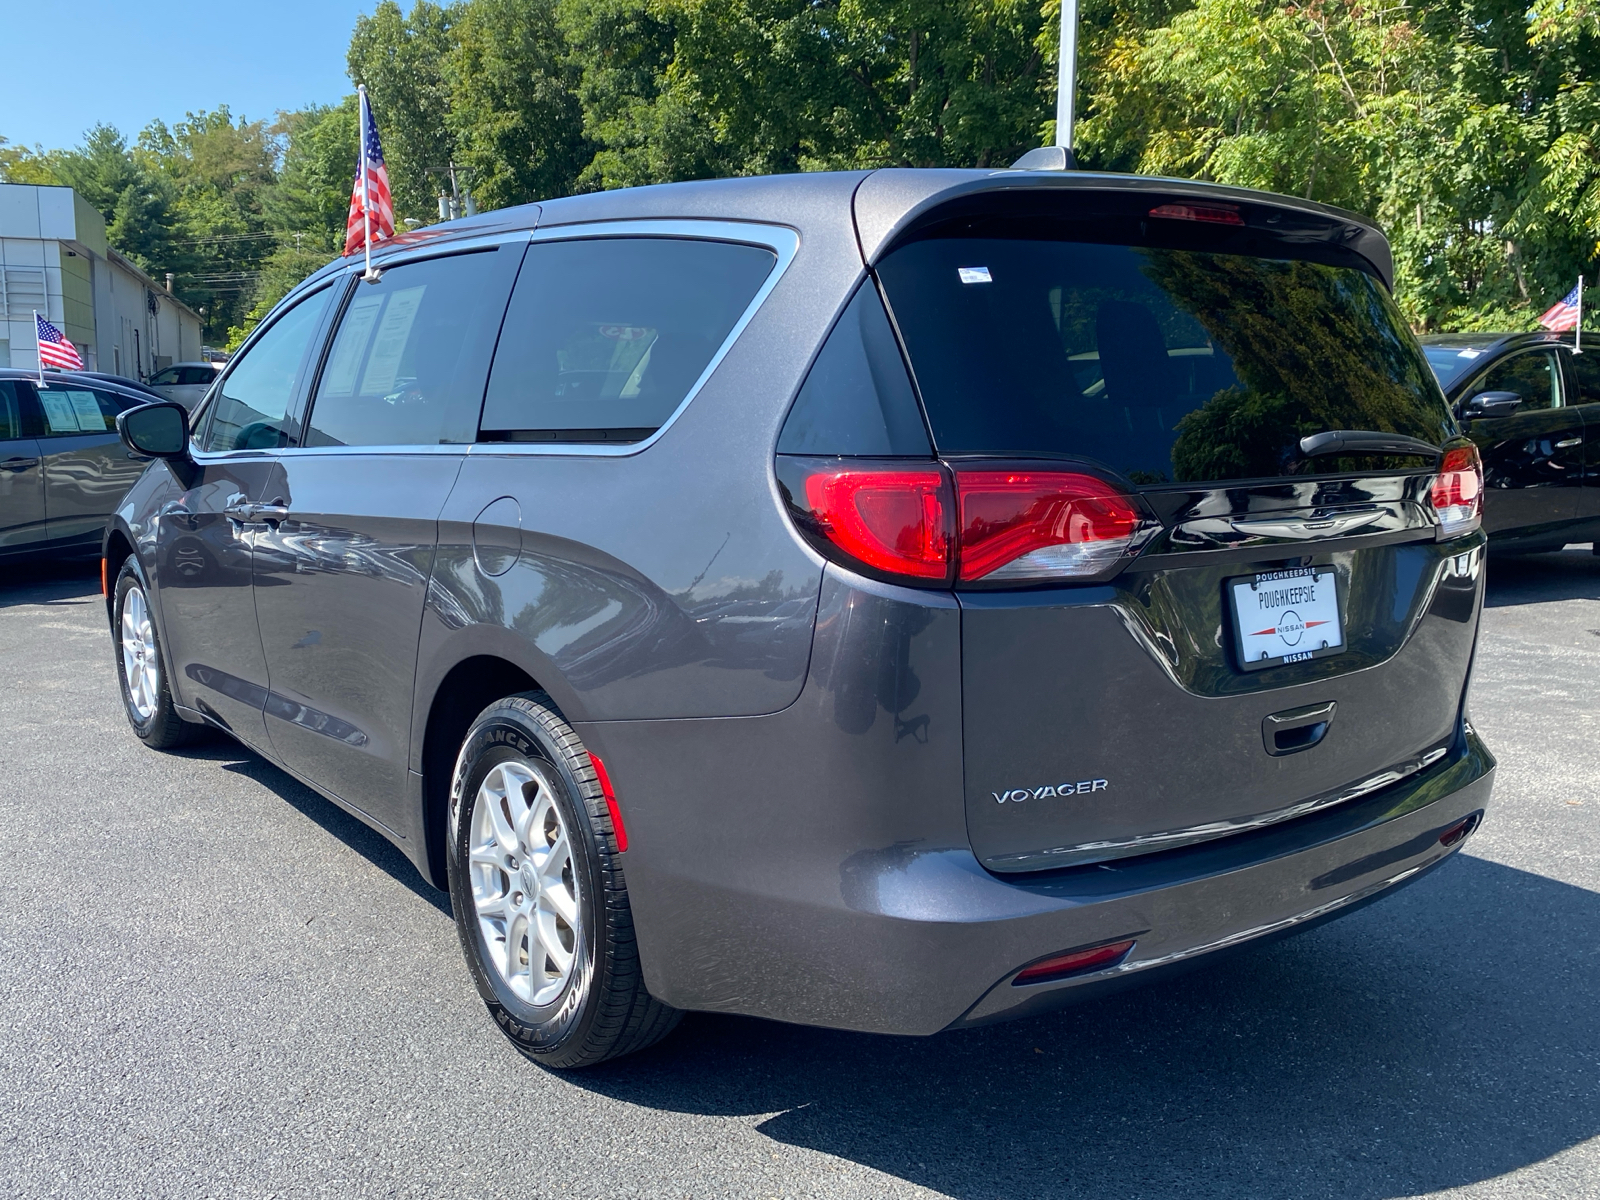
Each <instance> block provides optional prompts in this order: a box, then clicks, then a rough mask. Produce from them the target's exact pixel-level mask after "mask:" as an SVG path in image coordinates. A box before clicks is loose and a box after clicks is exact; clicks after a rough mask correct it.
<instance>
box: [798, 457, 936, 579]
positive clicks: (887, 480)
mask: <svg viewBox="0 0 1600 1200" xmlns="http://www.w3.org/2000/svg"><path fill="white" fill-rule="evenodd" d="M806 502H807V504H809V505H810V507H811V516H812V519H813V520H815V522H816V524H817V527H818V529H819V530H820V531H821V533H822V534H823V536H824V537H826V538H827V539H828V540H829V541H830V542H832V543H833V544H834V545H836V546H838V547H839V548H840V549H841V550H843V551H844V552H845V553H846V554H849V555H850V556H851V557H853V558H856V559H859V560H860V561H861V562H864V563H866V564H867V565H868V566H869V567H873V568H875V569H876V570H879V571H884V572H887V573H888V574H891V575H908V576H911V577H912V578H915V579H938V580H944V579H946V578H948V576H949V574H950V551H951V546H950V525H951V519H950V518H951V513H952V508H953V506H952V504H951V498H950V484H949V482H948V480H947V479H946V477H945V473H944V471H943V470H941V469H940V468H938V467H935V466H927V467H897V468H879V467H870V468H868V467H863V468H856V467H849V466H841V467H837V468H833V469H830V470H826V471H820V472H817V473H816V474H813V475H810V476H808V477H807V478H806Z"/></svg>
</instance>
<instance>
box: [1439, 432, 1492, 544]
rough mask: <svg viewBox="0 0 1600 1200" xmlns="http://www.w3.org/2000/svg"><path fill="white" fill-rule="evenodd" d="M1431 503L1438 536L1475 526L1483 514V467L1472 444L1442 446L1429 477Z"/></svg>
mask: <svg viewBox="0 0 1600 1200" xmlns="http://www.w3.org/2000/svg"><path fill="white" fill-rule="evenodd" d="M1433 507H1434V511H1435V512H1436V513H1438V515H1439V536H1440V537H1444V538H1450V537H1455V536H1456V535H1457V534H1462V533H1470V532H1472V530H1474V529H1476V528H1477V527H1478V524H1479V522H1480V520H1481V519H1482V516H1483V467H1482V465H1481V464H1480V463H1479V461H1478V448H1477V447H1476V446H1457V447H1456V448H1455V449H1453V450H1446V451H1445V453H1444V461H1442V462H1441V463H1440V464H1439V474H1438V476H1437V477H1436V478H1435V479H1434V481H1433Z"/></svg>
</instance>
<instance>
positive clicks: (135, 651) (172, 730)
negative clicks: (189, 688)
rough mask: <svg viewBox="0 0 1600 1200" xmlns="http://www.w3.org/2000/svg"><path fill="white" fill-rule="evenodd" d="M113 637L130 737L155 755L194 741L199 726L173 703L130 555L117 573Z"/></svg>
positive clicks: (146, 597)
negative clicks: (155, 751)
mask: <svg viewBox="0 0 1600 1200" xmlns="http://www.w3.org/2000/svg"><path fill="white" fill-rule="evenodd" d="M112 632H113V633H114V634H115V635H116V639H117V679H118V681H119V682H120V683H121V685H122V707H123V709H124V710H125V711H126V712H127V714H128V724H130V725H132V726H133V732H134V733H135V734H137V735H138V738H139V740H140V741H141V742H143V743H144V744H145V745H146V746H149V747H150V748H151V749H153V750H172V749H175V748H176V747H178V746H182V745H184V744H185V743H187V742H189V741H191V740H193V739H194V737H195V735H196V734H197V733H198V732H201V731H202V728H203V727H201V726H198V725H191V724H189V723H188V722H187V721H185V720H184V719H183V718H182V717H180V716H179V715H178V710H177V708H176V707H175V706H174V704H173V701H172V689H171V688H170V687H169V686H168V685H167V673H166V671H165V670H163V667H162V663H163V659H162V657H161V635H160V634H158V633H157V632H156V623H155V617H154V615H153V614H152V613H151V611H150V593H149V590H148V589H147V588H146V587H145V582H144V578H143V576H142V575H140V573H139V568H138V564H137V563H135V562H134V559H133V556H132V555H131V554H130V555H129V556H128V557H127V558H126V559H125V560H124V561H123V564H122V569H121V570H120V571H118V572H117V590H116V593H115V604H114V605H113V607H112Z"/></svg>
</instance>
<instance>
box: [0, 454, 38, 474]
mask: <svg viewBox="0 0 1600 1200" xmlns="http://www.w3.org/2000/svg"><path fill="white" fill-rule="evenodd" d="M38 465H39V460H38V459H37V458H21V457H18V458H8V459H6V460H5V461H4V462H0V471H26V470H27V469H28V468H29V467H37V466H38Z"/></svg>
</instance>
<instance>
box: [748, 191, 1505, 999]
mask: <svg viewBox="0 0 1600 1200" xmlns="http://www.w3.org/2000/svg"><path fill="white" fill-rule="evenodd" d="M1027 182H1028V183H1029V184H1030V185H1033V184H1037V183H1038V179H1037V177H1036V176H1035V177H1030V178H1029V179H1028V180H1027ZM871 187H872V183H871V182H870V181H869V183H868V184H867V185H864V186H863V188H862V193H861V195H858V200H857V207H858V224H859V225H860V226H861V227H862V229H863V235H862V236H863V242H864V243H870V242H871V241H872V238H873V236H874V234H873V233H872V231H871V229H870V228H869V226H870V224H871V221H870V216H868V217H867V218H863V217H862V216H861V211H862V209H863V208H864V207H868V206H870V203H871V199H872V197H871V196H870V195H868V193H869V191H870V189H871ZM864 248H865V249H866V252H867V256H868V259H869V263H868V265H869V272H868V275H867V277H866V278H865V280H864V281H863V282H862V283H861V285H860V287H859V288H858V289H857V291H856V292H855V293H854V295H853V296H852V298H851V299H850V301H849V303H848V305H847V306H846V307H845V308H844V310H843V312H842V314H841V317H840V319H839V321H838V323H837V324H836V326H835V328H834V330H833V332H832V334H831V335H830V336H829V338H828V340H827V342H826V343H825V344H824V346H823V347H822V349H821V350H820V352H819V354H818V356H817V358H816V360H815V361H814V363H813V366H812V368H811V370H810V373H809V375H808V377H807V380H806V383H805V384H804V386H803V387H802V388H801V390H800V393H799V395H798V397H797V399H796V401H795V404H794V406H793V408H792V410H791V412H790V414H789V417H788V419H787V423H786V424H785V426H784V430H783V433H782V435H781V437H780V440H779V443H778V447H777V455H776V459H775V472H776V476H777V480H778V485H779V489H780V495H781V496H782V499H783V502H784V504H785V505H786V507H787V508H788V510H789V513H790V515H791V518H792V520H793V521H794V524H795V527H796V529H797V530H798V531H799V532H800V533H801V534H802V536H803V537H805V538H806V539H807V541H808V542H809V543H810V544H811V545H812V546H813V547H814V548H815V549H816V550H817V551H818V552H819V553H820V554H821V555H822V556H823V557H825V558H826V559H828V560H829V561H830V563H831V564H832V565H830V566H829V568H828V573H827V578H826V580H825V584H824V597H823V609H824V617H819V627H818V646H819V648H821V647H825V646H826V644H827V640H828V638H829V636H830V633H829V630H828V628H827V621H826V620H825V615H826V613H827V611H828V609H829V603H830V594H832V595H833V604H834V606H835V608H836V609H838V608H843V609H851V608H852V607H854V608H856V609H872V610H875V613H874V615H873V619H875V620H877V621H878V622H880V623H881V625H882V627H883V629H884V630H885V637H884V639H883V640H882V642H881V646H882V648H883V649H884V650H885V652H886V653H889V652H890V651H892V647H893V645H894V642H893V639H892V638H891V637H889V636H888V633H889V632H890V631H892V630H893V629H895V628H902V629H911V630H913V631H915V629H916V628H917V627H918V625H919V624H920V625H921V626H922V627H924V628H926V627H928V626H930V625H935V624H937V623H938V622H939V621H940V620H942V619H946V618H947V616H948V614H949V612H950V606H952V605H953V607H954V610H955V611H956V612H957V613H958V614H959V633H958V636H957V637H956V639H954V641H955V644H953V645H952V647H951V649H952V650H953V652H954V653H955V654H956V655H958V657H959V669H958V670H959V684H958V692H959V711H960V730H959V741H960V756H959V761H960V773H961V781H960V788H961V793H962V797H963V801H964V815H965V830H966V836H967V841H968V843H969V846H970V855H971V857H972V858H974V859H975V860H976V868H977V869H975V870H969V869H966V868H963V867H960V866H959V865H958V863H959V859H960V858H961V855H960V854H959V853H957V854H956V855H955V857H954V858H951V857H950V856H949V854H948V853H947V852H943V851H941V852H940V853H941V854H943V856H944V857H943V859H942V863H943V866H942V868H941V869H940V870H936V869H935V868H934V867H933V866H932V864H931V862H930V863H924V864H923V870H922V874H923V876H924V877H925V879H924V882H925V883H926V892H925V893H924V894H922V895H921V898H920V899H919V900H918V901H916V902H913V903H910V904H909V905H908V906H904V907H903V908H902V910H901V911H899V912H897V914H896V915H897V916H899V917H901V919H905V918H910V919H912V920H918V919H925V920H932V921H934V922H935V923H936V924H938V925H939V926H941V928H944V927H946V926H948V925H950V924H951V923H954V924H955V925H958V926H960V925H966V926H967V928H966V929H965V930H959V931H954V932H952V931H950V930H948V929H944V931H945V932H947V933H951V938H952V940H950V941H949V942H947V943H946V944H947V947H948V949H947V950H946V951H944V952H941V953H930V954H929V956H928V957H927V958H926V959H924V960H921V961H922V962H923V963H924V969H925V970H926V971H927V975H926V977H924V978H920V979H919V978H917V977H916V973H915V971H914V970H910V971H908V972H907V975H906V977H905V979H904V982H905V984H906V986H908V987H921V988H924V989H925V990H926V991H928V992H930V993H932V992H938V993H940V994H941V995H943V996H945V997H946V1003H947V1005H953V1006H957V1007H959V1009H960V1012H958V1013H956V1014H955V1016H956V1017H957V1019H959V1020H964V1021H977V1020H984V1019H990V1018H993V1017H996V1016H1001V1015H1015V1014H1017V1013H1018V1012H1022V1011H1030V1010H1032V1009H1033V1008H1036V1007H1041V1006H1044V1005H1047V1004H1050V1003H1055V1002H1058V1001H1060V1000H1061V999H1063V998H1065V996H1066V994H1067V993H1068V992H1071V991H1080V992H1081V991H1083V990H1084V988H1085V986H1086V985H1092V984H1096V983H1105V982H1108V981H1110V980H1113V979H1120V978H1125V977H1128V976H1130V975H1132V974H1134V973H1137V972H1141V971H1146V970H1148V969H1149V968H1151V967H1157V966H1165V965H1175V964H1177V963H1179V962H1187V961H1189V960H1192V959H1194V958H1196V957H1197V956H1199V955H1201V954H1203V953H1206V952H1208V951H1211V950H1215V949H1220V948H1222V947H1224V946H1230V945H1235V944H1239V943H1241V942H1244V941H1249V940H1252V939H1255V938H1258V937H1263V936H1266V935H1268V934H1271V933H1277V932H1283V931H1287V930H1290V929H1294V928H1299V927H1303V926H1305V925H1307V924H1310V923H1312V922H1314V921H1316V920H1319V919H1323V918H1326V917H1329V916H1332V915H1335V914H1336V913H1338V912H1342V911H1348V910H1349V909H1350V908H1352V907H1354V906H1355V905H1356V904H1359V903H1361V902H1364V901H1366V900H1368V899H1372V898H1375V897H1376V896H1378V895H1381V894H1383V893H1384V892H1385V891H1387V890H1388V889H1389V888H1391V887H1393V886H1395V885H1397V884H1399V883H1401V882H1404V881H1407V880H1409V879H1412V878H1415V877H1416V876H1417V875H1419V874H1421V873H1422V872H1423V871H1424V870H1426V869H1427V868H1428V867H1430V866H1432V865H1435V864H1436V863H1437V862H1439V861H1441V860H1442V859H1443V858H1444V857H1445V856H1446V855H1448V854H1449V853H1450V852H1451V851H1452V850H1453V849H1454V848H1455V847H1457V846H1458V845H1460V843H1461V841H1462V840H1463V839H1464V838H1465V837H1466V835H1467V834H1468V833H1470V832H1471V830H1472V829H1473V828H1475V827H1476V825H1477V823H1478V821H1479V819H1480V818H1481V815H1482V811H1483V808H1484V806H1485V804H1486V802H1487V798H1488V793H1489V786H1490V779H1491V775H1492V769H1493V760H1492V758H1491V757H1490V756H1489V755H1488V753H1487V751H1486V750H1485V749H1484V748H1483V747H1482V745H1481V743H1479V742H1478V740H1477V739H1476V737H1475V735H1474V734H1473V733H1472V731H1471V728H1470V725H1469V724H1468V722H1467V720H1466V716H1465V708H1464V704H1465V694H1466V688H1467V681H1468V676H1469V672H1470V668H1471V664H1472V658H1473V652H1474V647H1475V641H1476V634H1477V627H1478V617H1479V609H1480V604H1481V583H1482V561H1483V557H1482V556H1483V536H1482V534H1481V532H1480V531H1479V512H1480V506H1481V495H1480V492H1481V473H1480V468H1479V465H1478V462H1477V457H1476V452H1475V451H1474V450H1473V448H1472V446H1471V444H1470V442H1468V441H1467V440H1466V439H1465V438H1463V437H1462V436H1461V433H1460V431H1459V430H1458V428H1457V427H1456V425H1455V422H1454V420H1453V418H1452V416H1451V414H1450V411H1449V409H1448V407H1447V406H1446V404H1445V401H1444V398H1443V396H1442V394H1441V393H1440V391H1439V388H1438V386H1437V384H1436V383H1435V381H1434V378H1433V376H1432V374H1431V372H1430V371H1429V370H1428V368H1427V366H1426V364H1425V362H1424V360H1423V358H1422V355H1421V353H1420V351H1419V349H1418V347H1417V345H1416V342H1415V340H1414V338H1413V337H1412V336H1411V334H1410V333H1409V332H1408V330H1407V329H1406V326H1405V324H1404V321H1403V318H1402V317H1401V315H1400V313H1399V311H1398V310H1397V308H1396V306H1395V304H1394V302H1393V300H1392V298H1391V297H1390V294H1389V280H1388V278H1387V275H1388V271H1389V261H1388V257H1387V247H1386V246H1385V245H1384V244H1383V242H1382V239H1381V237H1380V236H1379V235H1377V234H1376V232H1375V231H1374V230H1372V229H1371V228H1370V227H1369V226H1367V225H1366V224H1365V223H1364V222H1360V221H1359V220H1357V219H1355V218H1352V217H1349V216H1348V215H1347V214H1341V213H1338V212H1336V211H1334V210H1327V209H1322V208H1319V207H1317V206H1312V205H1303V204H1296V203H1295V202H1292V201H1284V200H1280V199H1278V198H1275V197H1269V196H1263V195H1260V194H1254V193H1244V192H1236V191H1230V190H1226V189H1215V188H1206V187H1203V186H1196V185H1185V184H1178V183H1172V184H1164V183H1163V182H1162V181H1123V182H1118V181H1112V180H1105V181H1103V183H1102V184H1101V185H1099V186H1097V185H1096V183H1095V182H1094V181H1093V180H1091V179H1076V180H1073V181H1072V183H1071V184H1070V185H1063V186H1007V185H1006V184H1004V183H1003V182H1002V183H993V182H991V183H987V184H985V185H981V186H975V187H969V188H966V189H964V190H963V191H961V194H958V195H955V196H954V197H953V198H951V197H935V198H933V199H932V200H931V201H930V202H928V203H926V204H924V205H923V206H922V207H921V208H920V209H919V210H917V209H914V210H913V211H912V212H911V213H910V215H908V216H906V217H905V218H903V219H901V220H900V221H899V222H898V224H897V226H896V227H895V228H893V229H892V230H891V231H889V232H888V233H887V234H885V235H883V236H882V238H881V241H880V242H879V244H878V245H877V246H872V245H870V244H868V245H866V246H865V247H864ZM830 589H833V593H830ZM848 593H855V595H853V596H852V595H848ZM919 605H922V606H925V607H926V610H927V619H926V620H925V621H920V622H919V620H918V619H917V618H915V617H914V616H908V613H907V611H904V610H911V611H913V612H914V610H916V609H917V608H918V606H919ZM891 610H893V611H891ZM871 657H872V655H871V654H870V653H869V655H868V656H867V658H868V660H869V661H863V662H862V663H860V664H859V669H860V670H861V672H862V673H863V674H864V675H875V676H876V678H875V679H863V680H861V681H859V684H858V688H857V690H859V691H863V692H868V693H870V692H872V691H873V690H874V688H876V690H877V692H878V693H879V694H880V695H881V694H882V693H883V691H884V689H885V688H886V687H888V688H890V689H891V690H892V689H893V688H896V687H904V686H905V685H906V681H905V680H904V679H903V678H899V681H898V682H894V679H895V678H896V677H903V676H904V675H905V673H906V672H905V667H904V664H903V663H901V664H899V665H898V666H896V665H895V664H894V663H891V662H887V661H876V662H873V661H870V659H871ZM891 657H892V654H891ZM818 666H819V664H818V662H817V659H816V652H814V658H813V671H816V670H817V669H818ZM829 666H830V669H833V670H837V669H838V662H837V658H835V659H833V660H831V662H830V664H829ZM923 673H924V674H925V675H926V674H927V672H926V671H924V672H923ZM912 682H913V683H914V684H919V685H920V683H921V682H922V681H921V680H919V679H916V678H915V677H914V678H913V680H912ZM929 682H931V680H930V681H929ZM912 707H913V708H914V707H915V706H912ZM895 725H896V734H897V740H899V738H901V737H913V738H914V737H917V736H919V735H924V736H925V734H926V730H925V729H919V728H917V727H916V726H915V723H914V719H913V715H912V712H911V709H903V710H902V711H899V712H897V713H896V718H895ZM901 726H905V729H904V730H903V731H902V730H901V728H900V727H901ZM941 734H942V736H950V734H949V731H948V729H946V730H943V731H941ZM904 841H905V839H902V842H904ZM931 849H932V847H930V850H931ZM877 853H879V854H885V853H889V851H888V850H882V851H877ZM890 857H891V858H892V857H893V855H892V854H890ZM934 857H939V856H938V855H935V856H934ZM899 859H900V865H901V871H902V874H903V875H905V876H908V877H909V876H911V875H913V874H915V871H914V868H913V867H912V865H911V864H913V863H915V862H916V860H917V852H916V848H915V847H914V846H912V845H904V844H902V845H901V846H900V847H899ZM941 870H947V871H949V872H950V873H949V874H948V875H947V876H946V875H942V874H941ZM847 874H848V873H847ZM847 884H848V878H847ZM906 884H907V888H908V890H910V891H915V888H912V887H911V886H910V882H909V879H908V880H907V881H906ZM879 891H880V893H881V892H882V886H881V883H880V885H879ZM846 892H847V894H848V886H847V888H846ZM956 897H960V899H956ZM919 909H920V910H921V911H922V914H923V915H922V916H920V917H919V916H918V910H919ZM1007 918H1009V919H1007ZM985 926H988V928H987V929H986V930H985V931H984V932H982V933H980V932H979V930H980V929H983V928H984V927H985ZM1024 931H1025V932H1024ZM936 940H938V939H936ZM957 944H961V945H965V946H967V947H968V949H967V950H966V951H960V950H957V949H955V947H956V945H957ZM980 945H981V946H982V948H983V949H982V951H981V952H979V951H978V949H977V947H978V946H980ZM1006 955H1009V956H1010V957H1009V960H1008V961H1004V962H1003V963H1002V957H1003V956H1006ZM985 971H987V972H989V974H988V975H987V977H985V976H984V972H985ZM907 1031H910V1030H909V1029H908V1030H907Z"/></svg>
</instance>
